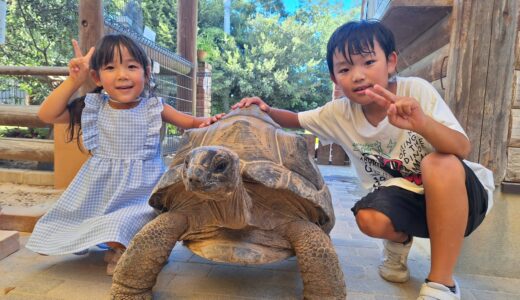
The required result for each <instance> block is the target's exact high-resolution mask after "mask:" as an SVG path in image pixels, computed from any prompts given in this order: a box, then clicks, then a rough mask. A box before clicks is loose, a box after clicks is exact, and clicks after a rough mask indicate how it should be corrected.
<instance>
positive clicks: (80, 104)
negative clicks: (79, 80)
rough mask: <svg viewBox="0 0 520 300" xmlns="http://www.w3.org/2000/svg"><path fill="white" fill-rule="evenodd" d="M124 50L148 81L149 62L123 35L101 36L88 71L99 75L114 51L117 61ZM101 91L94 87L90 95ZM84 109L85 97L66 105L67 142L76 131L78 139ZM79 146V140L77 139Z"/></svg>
mask: <svg viewBox="0 0 520 300" xmlns="http://www.w3.org/2000/svg"><path fill="white" fill-rule="evenodd" d="M123 48H126V49H127V50H128V53H129V54H130V56H132V57H133V58H134V59H135V60H136V61H137V62H138V63H139V64H141V66H142V67H143V69H144V75H145V77H146V78H147V79H148V78H149V77H150V74H149V72H148V66H149V64H150V63H149V60H148V56H147V55H146V52H145V51H144V50H143V48H141V46H139V44H137V43H136V42H135V41H134V40H132V39H131V38H130V37H128V36H126V35H124V34H108V35H105V36H103V37H102V38H101V39H100V40H99V41H98V43H97V44H96V49H95V51H94V54H93V55H92V57H91V58H90V69H91V70H93V71H95V72H96V73H98V74H99V70H101V68H102V67H103V66H105V65H107V64H109V63H112V61H114V55H115V51H116V49H117V50H118V53H119V60H120V61H122V60H123V54H122V49H123ZM102 90H103V87H96V88H95V89H94V90H93V91H91V92H90V93H100V92H101V91H102ZM84 107H85V96H82V97H79V98H76V99H74V100H72V101H71V102H70V103H69V104H68V105H67V110H68V111H69V116H70V118H69V128H68V131H69V136H68V141H69V142H70V141H72V140H73V139H74V134H75V131H76V136H77V137H79V136H80V135H81V114H82V112H83V108H84ZM75 125H78V126H79V127H78V128H77V130H74V129H75ZM78 145H79V139H78Z"/></svg>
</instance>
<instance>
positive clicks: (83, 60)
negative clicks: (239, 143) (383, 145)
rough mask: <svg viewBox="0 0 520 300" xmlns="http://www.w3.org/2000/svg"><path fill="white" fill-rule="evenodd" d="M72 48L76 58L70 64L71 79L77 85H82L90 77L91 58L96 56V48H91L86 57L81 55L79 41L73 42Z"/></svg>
mask: <svg viewBox="0 0 520 300" xmlns="http://www.w3.org/2000/svg"><path fill="white" fill-rule="evenodd" d="M72 47H73V48H74V56H75V57H74V58H73V59H71V60H70V62H69V77H70V78H71V79H72V80H74V81H75V82H76V84H78V85H81V84H83V83H84V82H85V81H86V80H87V78H88V76H89V71H90V58H91V57H92V55H93V54H94V47H91V48H90V49H89V50H88V52H87V54H85V55H83V53H81V49H80V47H79V44H78V41H76V40H72Z"/></svg>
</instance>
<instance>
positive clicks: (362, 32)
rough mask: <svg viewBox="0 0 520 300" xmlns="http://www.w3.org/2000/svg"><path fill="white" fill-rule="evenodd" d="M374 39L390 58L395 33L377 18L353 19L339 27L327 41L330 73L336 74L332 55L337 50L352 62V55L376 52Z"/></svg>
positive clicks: (393, 49) (393, 47)
mask: <svg viewBox="0 0 520 300" xmlns="http://www.w3.org/2000/svg"><path fill="white" fill-rule="evenodd" d="M374 40H376V41H377V42H378V43H379V45H380V46H381V48H382V49H383V51H384V52H385V57H387V58H388V56H389V55H390V54H392V52H394V51H395V39H394V34H393V33H392V31H391V30H390V29H388V28H387V27H386V26H385V25H383V24H382V23H381V22H379V21H377V20H361V21H351V22H347V23H345V24H343V25H341V26H340V27H338V28H337V29H336V30H335V31H334V33H332V35H331V36H330V38H329V42H328V43H327V65H328V67H329V73H330V75H331V76H334V69H333V62H332V57H333V56H334V53H335V52H336V50H339V51H340V53H341V54H343V56H344V57H345V58H346V59H347V62H348V63H350V64H352V55H357V54H362V53H367V54H368V53H373V52H374ZM345 48H346V49H345Z"/></svg>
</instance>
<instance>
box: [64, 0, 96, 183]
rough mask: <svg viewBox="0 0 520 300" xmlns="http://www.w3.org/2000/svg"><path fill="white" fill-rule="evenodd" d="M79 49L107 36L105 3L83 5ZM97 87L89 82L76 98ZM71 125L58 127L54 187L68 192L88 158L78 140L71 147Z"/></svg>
mask: <svg viewBox="0 0 520 300" xmlns="http://www.w3.org/2000/svg"><path fill="white" fill-rule="evenodd" d="M78 27H79V28H78V31H79V46H80V48H81V50H82V51H83V53H86V52H87V51H88V49H90V47H92V46H95V45H96V43H97V41H98V40H99V39H100V38H101V37H102V36H103V34H104V20H103V5H102V1H101V0H80V1H79V24H78ZM95 86H96V85H95V83H94V82H93V81H92V79H90V78H89V81H88V82H87V83H85V84H84V85H83V86H82V87H81V89H80V90H79V92H78V93H77V94H76V95H74V96H73V98H74V97H77V96H81V95H85V94H86V93H88V92H90V91H92V90H93V89H94V88H95ZM67 128H68V125H66V124H56V125H55V126H54V179H55V180H54V187H55V188H57V189H62V188H66V187H67V186H68V185H69V183H70V182H71V181H72V179H74V176H76V173H77V172H78V171H79V169H80V168H81V166H82V165H83V162H85V160H87V158H88V155H87V154H86V153H83V152H81V151H80V150H79V148H78V144H77V140H74V141H72V142H70V143H67V142H66V141H67V138H66V137H67V136H68V132H67Z"/></svg>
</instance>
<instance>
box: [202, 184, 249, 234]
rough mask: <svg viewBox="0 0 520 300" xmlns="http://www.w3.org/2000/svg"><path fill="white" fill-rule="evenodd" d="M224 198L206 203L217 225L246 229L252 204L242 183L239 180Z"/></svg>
mask: <svg viewBox="0 0 520 300" xmlns="http://www.w3.org/2000/svg"><path fill="white" fill-rule="evenodd" d="M224 198H225V199H219V200H218V201H210V203H208V204H209V206H210V209H211V211H212V213H213V216H214V217H215V218H216V219H217V220H218V223H219V224H220V225H221V226H223V227H227V228H232V229H241V228H244V227H246V226H247V225H248V224H249V220H250V218H251V208H252V206H253V204H252V200H251V197H250V196H249V194H248V193H247V190H246V189H245V187H244V184H243V183H242V181H241V180H240V182H239V184H237V187H236V189H235V190H234V191H232V192H230V193H228V194H227V195H225V196H224Z"/></svg>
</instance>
